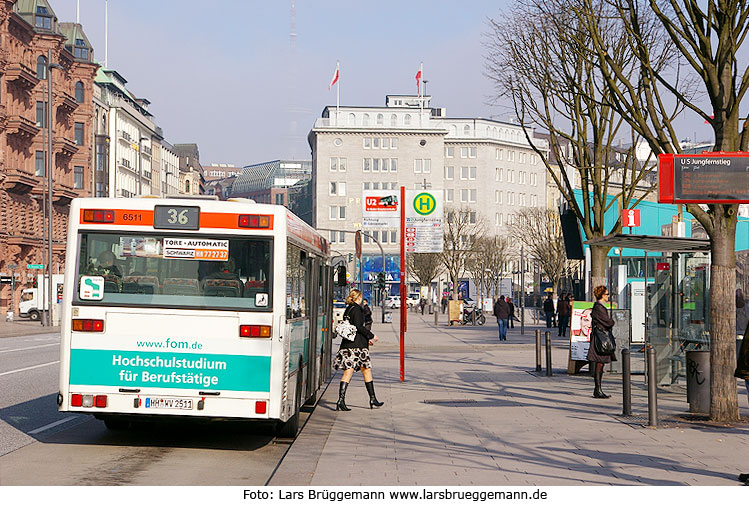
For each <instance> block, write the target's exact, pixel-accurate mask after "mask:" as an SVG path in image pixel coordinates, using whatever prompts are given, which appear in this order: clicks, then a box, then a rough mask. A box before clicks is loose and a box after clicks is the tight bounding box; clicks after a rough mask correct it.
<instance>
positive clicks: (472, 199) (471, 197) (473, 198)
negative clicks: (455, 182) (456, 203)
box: [468, 189, 476, 202]
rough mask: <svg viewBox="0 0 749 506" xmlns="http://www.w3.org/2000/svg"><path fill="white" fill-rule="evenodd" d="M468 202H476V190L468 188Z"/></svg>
mask: <svg viewBox="0 0 749 506" xmlns="http://www.w3.org/2000/svg"><path fill="white" fill-rule="evenodd" d="M468 202H476V190H475V189H473V190H470V191H469V193H468Z"/></svg>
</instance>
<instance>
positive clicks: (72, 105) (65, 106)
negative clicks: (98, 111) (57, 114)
mask: <svg viewBox="0 0 749 506" xmlns="http://www.w3.org/2000/svg"><path fill="white" fill-rule="evenodd" d="M56 103H57V106H58V107H59V108H60V110H62V112H64V113H65V114H71V113H72V112H74V111H75V110H76V109H77V108H78V102H76V100H75V97H74V96H73V95H71V94H70V93H68V92H65V91H60V92H58V95H57V101H56Z"/></svg>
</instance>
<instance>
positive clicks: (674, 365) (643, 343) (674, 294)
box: [585, 234, 710, 385]
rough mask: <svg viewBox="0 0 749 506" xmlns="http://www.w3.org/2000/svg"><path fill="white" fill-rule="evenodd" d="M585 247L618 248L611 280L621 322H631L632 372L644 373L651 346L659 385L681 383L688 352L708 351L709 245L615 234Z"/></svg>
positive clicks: (611, 262) (704, 241) (610, 259)
mask: <svg viewBox="0 0 749 506" xmlns="http://www.w3.org/2000/svg"><path fill="white" fill-rule="evenodd" d="M585 244H588V245H589V246H605V247H609V248H617V249H618V256H617V255H614V256H609V257H607V258H608V265H607V274H608V275H607V279H608V284H609V293H610V294H611V299H612V302H613V303H614V304H615V307H617V311H620V315H621V314H626V315H628V318H621V317H620V318H617V321H622V320H629V323H630V325H629V327H630V328H629V348H630V350H631V352H632V359H633V361H632V365H633V372H634V371H637V370H638V369H639V370H641V371H644V360H645V354H644V352H645V349H646V347H647V346H648V345H650V346H652V347H653V348H654V349H655V351H656V362H657V367H656V379H657V380H658V384H659V385H671V384H674V383H680V382H682V381H683V380H684V379H685V377H686V365H685V363H686V361H685V355H686V352H687V351H692V350H705V351H707V350H709V349H710V337H709V336H710V334H709V331H710V321H709V315H710V311H709V300H708V297H709V291H710V286H709V285H710V241H709V240H708V239H694V238H687V237H663V236H647V235H629V234H611V235H608V236H605V237H600V238H594V239H590V240H588V241H586V242H585ZM614 251H615V253H616V251H617V250H614ZM639 359H641V360H642V362H640V360H639ZM638 362H640V363H641V364H642V365H641V366H640V367H638V365H637V363H638ZM614 364H616V363H614ZM614 367H617V366H616V365H615V366H614ZM615 372H616V371H615Z"/></svg>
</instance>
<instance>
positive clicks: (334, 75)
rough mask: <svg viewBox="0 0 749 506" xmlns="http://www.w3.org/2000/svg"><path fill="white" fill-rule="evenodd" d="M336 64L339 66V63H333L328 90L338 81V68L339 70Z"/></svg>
mask: <svg viewBox="0 0 749 506" xmlns="http://www.w3.org/2000/svg"><path fill="white" fill-rule="evenodd" d="M338 66H339V63H338V62H336V64H335V72H334V73H333V80H332V81H330V86H328V90H330V88H332V87H333V85H334V84H335V83H337V82H338V70H339V68H338Z"/></svg>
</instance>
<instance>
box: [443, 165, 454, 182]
mask: <svg viewBox="0 0 749 506" xmlns="http://www.w3.org/2000/svg"><path fill="white" fill-rule="evenodd" d="M445 179H447V180H450V181H452V180H453V179H455V167H449V166H445Z"/></svg>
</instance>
